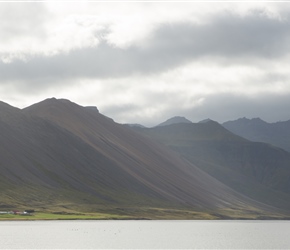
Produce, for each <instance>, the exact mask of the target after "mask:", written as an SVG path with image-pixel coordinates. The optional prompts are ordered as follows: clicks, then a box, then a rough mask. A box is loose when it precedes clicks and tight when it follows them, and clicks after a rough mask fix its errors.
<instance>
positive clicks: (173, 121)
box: [157, 116, 192, 126]
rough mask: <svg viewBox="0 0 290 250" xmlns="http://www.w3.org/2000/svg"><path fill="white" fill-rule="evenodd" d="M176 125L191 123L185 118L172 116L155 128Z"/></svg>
mask: <svg viewBox="0 0 290 250" xmlns="http://www.w3.org/2000/svg"><path fill="white" fill-rule="evenodd" d="M177 123H192V122H191V121H190V120H188V119H186V118H185V117H182V116H174V117H172V118H170V119H168V120H166V121H165V122H162V123H160V124H159V125H157V126H167V125H171V124H177Z"/></svg>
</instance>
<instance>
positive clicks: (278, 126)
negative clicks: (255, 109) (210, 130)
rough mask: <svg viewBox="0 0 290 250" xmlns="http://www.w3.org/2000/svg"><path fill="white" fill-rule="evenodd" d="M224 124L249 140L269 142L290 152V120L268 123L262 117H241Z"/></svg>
mask: <svg viewBox="0 0 290 250" xmlns="http://www.w3.org/2000/svg"><path fill="white" fill-rule="evenodd" d="M222 125H223V126H224V127H225V128H226V129H228V130H229V131H231V132H233V133H235V134H237V135H240V136H242V137H244V138H246V139H248V140H251V141H257V142H265V143H269V144H272V145H274V146H277V147H280V148H283V149H285V150H287V151H288V152H290V120H289V121H284V122H276V123H267V122H265V121H263V120H261V119H260V118H254V119H247V118H240V119H238V120H235V121H228V122H225V123H223V124H222Z"/></svg>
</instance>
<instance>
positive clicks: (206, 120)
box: [198, 118, 214, 123]
mask: <svg viewBox="0 0 290 250" xmlns="http://www.w3.org/2000/svg"><path fill="white" fill-rule="evenodd" d="M208 122H214V121H213V120H212V119H209V118H207V119H204V120H201V121H199V122H198V123H208Z"/></svg>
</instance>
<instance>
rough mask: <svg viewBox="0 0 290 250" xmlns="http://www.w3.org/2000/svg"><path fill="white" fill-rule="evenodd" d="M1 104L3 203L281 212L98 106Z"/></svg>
mask: <svg viewBox="0 0 290 250" xmlns="http://www.w3.org/2000/svg"><path fill="white" fill-rule="evenodd" d="M0 110H1V111H0V114H1V117H0V129H1V135H0V142H1V144H0V155H1V161H0V181H1V182H0V198H1V204H0V206H1V207H16V206H27V205H29V206H34V207H41V208H49V207H51V208H52V209H53V208H55V207H64V208H67V207H71V208H78V207H79V208H81V209H84V207H87V206H90V205H91V206H95V207H98V206H102V207H110V208H118V207H123V208H124V207H136V206H137V207H144V206H147V207H161V208H162V207H163V208H174V207H179V208H188V207H189V208H191V209H199V210H203V211H220V210H221V209H223V208H225V209H233V210H235V209H237V210H243V209H249V210H250V209H254V210H255V209H258V210H259V209H261V210H263V209H264V210H269V211H274V210H275V209H273V208H270V207H268V206H264V205H263V204H260V203H258V202H255V201H253V200H251V199H248V198H246V197H244V196H243V195H240V194H239V193H237V192H235V191H234V190H232V189H231V188H229V187H227V186H226V185H224V184H223V183H221V182H220V181H218V180H216V179H215V178H213V177H211V176H210V175H208V174H206V173H205V172H203V171H201V170H200V169H199V168H197V167H196V166H195V165H194V164H192V163H189V162H188V161H186V160H183V159H182V158H181V157H180V156H179V154H177V153H173V152H172V151H171V150H169V149H167V148H166V147H164V146H162V145H160V144H158V143H155V142H153V141H152V140H151V139H148V138H145V137H144V136H142V135H140V134H139V133H136V132H134V131H133V130H132V129H130V128H128V127H125V126H122V125H119V124H117V123H115V122H114V121H113V120H112V119H110V118H107V117H105V116H103V115H102V114H100V113H99V112H98V110H97V109H96V108H92V107H82V106H79V105H77V104H75V103H72V102H70V101H68V100H64V99H60V100H57V99H55V98H52V99H47V100H45V101H43V102H40V103H37V104H34V105H32V106H30V107H28V108H25V109H23V110H19V109H16V108H13V107H11V106H9V105H7V104H4V103H1V105H0Z"/></svg>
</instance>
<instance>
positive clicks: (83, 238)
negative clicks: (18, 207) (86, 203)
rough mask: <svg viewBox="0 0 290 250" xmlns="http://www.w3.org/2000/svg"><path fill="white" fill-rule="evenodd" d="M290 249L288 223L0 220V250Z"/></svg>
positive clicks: (289, 224)
mask: <svg viewBox="0 0 290 250" xmlns="http://www.w3.org/2000/svg"><path fill="white" fill-rule="evenodd" d="M69 248H72V249H108V248H109V249H118V248H119V249H120V248H121V249H124V248H126V249H130V248H131V249H136V248H137V249H142V248H143V249H148V248H149V249H158V248H159V249H181V248H182V249H290V222H289V221H25V222H24V221H5V222H0V249H69Z"/></svg>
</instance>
